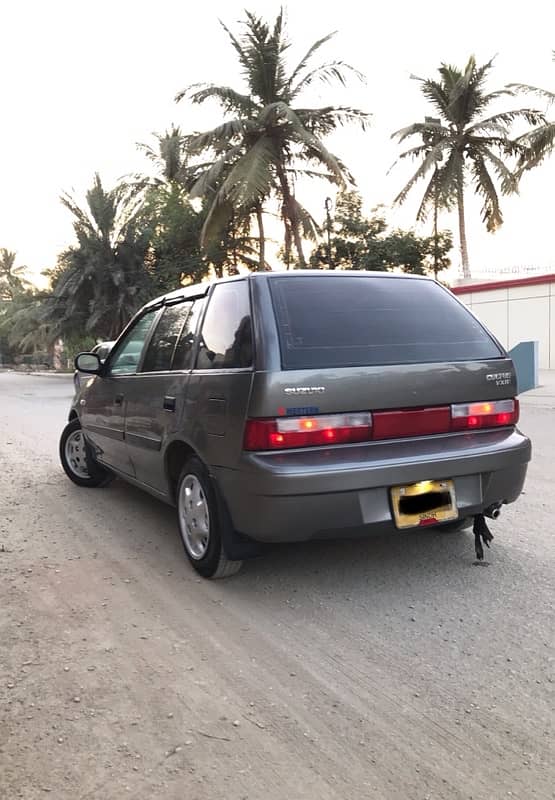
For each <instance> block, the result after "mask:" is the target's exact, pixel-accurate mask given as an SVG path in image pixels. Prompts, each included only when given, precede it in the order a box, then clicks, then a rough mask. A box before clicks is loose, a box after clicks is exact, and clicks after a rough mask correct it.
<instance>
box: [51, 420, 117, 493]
mask: <svg viewBox="0 0 555 800" xmlns="http://www.w3.org/2000/svg"><path fill="white" fill-rule="evenodd" d="M60 461H61V462H62V467H63V468H64V472H65V473H66V475H67V476H68V478H69V479H70V480H72V481H73V483H76V484H77V486H86V487H90V488H96V487H98V486H106V485H107V484H108V483H110V481H112V480H113V479H114V475H113V473H111V472H109V470H107V469H105V468H104V467H102V466H100V464H98V463H97V462H96V461H94V459H93V457H92V454H91V452H90V448H89V446H88V445H87V442H86V440H85V436H84V434H83V431H82V429H81V424H80V422H79V420H78V419H77V418H75V419H72V420H70V421H69V422H68V423H67V425H66V426H65V428H64V430H63V431H62V435H61V437H60Z"/></svg>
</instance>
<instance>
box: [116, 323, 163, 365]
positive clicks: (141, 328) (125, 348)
mask: <svg viewBox="0 0 555 800" xmlns="http://www.w3.org/2000/svg"><path fill="white" fill-rule="evenodd" d="M157 313H158V309H153V310H152V311H147V312H146V314H143V316H142V317H141V318H140V319H138V320H137V322H136V323H135V324H134V325H133V327H132V328H131V330H130V331H129V332H128V333H127V335H126V336H125V338H124V339H123V340H122V341H121V342H120V343H119V345H118V349H117V352H116V353H115V355H114V358H113V359H112V360H111V363H110V367H109V370H110V375H134V374H135V372H137V367H138V366H139V361H140V360H141V353H142V350H143V345H144V343H145V341H146V338H147V336H148V334H149V331H150V328H151V327H152V323H153V322H154V318H155V316H156V314H157Z"/></svg>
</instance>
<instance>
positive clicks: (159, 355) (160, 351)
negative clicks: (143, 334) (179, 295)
mask: <svg viewBox="0 0 555 800" xmlns="http://www.w3.org/2000/svg"><path fill="white" fill-rule="evenodd" d="M191 306H192V303H190V302H189V303H187V302H185V303H178V304H177V305H174V306H168V307H167V308H166V309H165V310H164V313H163V314H162V317H161V319H160V320H159V322H158V325H157V326H156V330H155V331H154V333H153V335H152V339H151V340H150V344H149V346H148V350H147V351H146V356H145V360H144V361H143V366H142V368H141V372H162V371H165V370H169V369H170V367H171V363H172V357H173V353H174V350H175V346H176V344H177V340H178V337H179V334H180V333H181V329H182V328H183V325H184V324H185V323H186V321H187V317H188V316H189V312H190V310H191Z"/></svg>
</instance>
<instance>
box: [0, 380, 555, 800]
mask: <svg viewBox="0 0 555 800" xmlns="http://www.w3.org/2000/svg"><path fill="white" fill-rule="evenodd" d="M71 388H72V387H71V377H67V378H61V377H56V378H50V377H44V376H27V375H20V374H15V373H3V374H0V609H1V612H0V798H2V800H14V799H15V798H24V799H25V800H35V798H43V797H45V796H47V795H50V796H51V797H54V798H56V800H85V798H86V799H87V800H96V799H97V798H98V800H120V798H128V797H130V796H131V797H135V798H140V799H141V800H142V799H143V798H144V799H145V800H159V799H160V800H174V799H175V800H178V799H179V800H184V799H185V798H186V800H220V799H221V800H224V799H225V800H246V799H247V798H248V800H259V799H260V800H262V798H264V800H277V798H280V799H282V798H283V800H285V799H287V800H302V799H305V798H306V799H307V800H308V799H309V798H310V800H332V798H333V800H346V799H347V798H349V800H350V799H351V798H352V799H353V800H359V798H372V800H426V798H429V800H438V799H439V798H445V800H459V798H460V799H461V800H462V799H463V798H464V799H465V800H470V798H472V800H479V799H480V800H482V799H483V800H497V798H521V799H522V800H530V799H531V798H554V797H555V750H554V725H553V723H554V698H555V692H554V689H555V686H554V680H555V678H554V676H555V670H554V666H555V646H554V614H553V601H554V591H553V590H554V574H555V569H554V556H555V544H554V534H555V525H554V521H553V520H554V517H555V488H554V478H555V466H554V463H553V455H552V454H553V452H555V450H554V447H555V424H554V423H555V411H554V410H553V408H550V407H549V406H550V403H551V401H549V402H544V403H542V401H541V397H540V400H538V397H537V396H535V397H534V398H532V400H531V401H530V402H527V401H526V400H525V401H524V404H523V414H522V427H523V429H524V430H525V431H526V432H528V433H529V434H530V435H531V436H532V438H533V440H534V444H535V454H534V461H533V463H532V465H531V470H530V477H529V482H528V485H527V489H526V494H525V495H524V496H523V497H522V499H521V500H520V501H519V503H517V504H516V505H515V506H512V507H511V508H509V509H507V510H506V511H505V513H504V515H503V516H502V518H501V520H499V521H498V522H497V523H495V524H494V533H495V541H494V543H493V547H492V550H491V551H487V561H488V564H487V568H486V567H476V566H474V563H473V562H474V551H473V539H472V536H471V534H469V533H458V534H439V533H434V532H429V531H428V532H424V533H416V534H410V535H399V536H393V537H387V538H378V539H371V540H367V541H353V542H328V543H320V544H311V545H300V546H299V545H297V546H284V547H279V548H276V550H275V551H273V552H272V553H271V554H270V555H268V556H266V557H264V558H262V559H258V560H255V561H252V562H250V563H248V564H246V565H245V567H244V569H243V571H242V572H241V573H240V574H239V575H237V576H236V577H235V578H232V579H230V580H228V581H224V582H212V583H210V582H204V581H200V580H199V579H198V578H197V577H196V576H195V574H194V573H193V572H192V570H191V569H190V567H189V566H188V564H187V563H186V561H185V560H184V557H183V554H182V548H181V545H180V543H179V541H178V536H177V531H176V525H175V521H174V512H173V510H172V509H171V508H168V507H166V506H164V505H162V504H160V503H158V502H157V501H155V500H153V499H151V498H150V497H148V496H147V495H145V494H143V493H141V492H140V491H138V490H136V489H134V488H132V487H130V486H127V485H126V484H124V483H123V482H121V481H116V482H115V483H114V484H112V486H111V487H110V488H108V489H103V490H83V489H79V488H77V487H76V486H73V485H72V484H71V483H70V482H69V481H68V480H67V478H66V477H65V476H64V475H63V473H62V471H61V468H60V467H59V465H58V461H57V452H56V449H57V440H58V436H59V433H60V431H61V428H62V427H63V424H64V422H65V417H66V414H67V410H68V407H69V402H70V397H71Z"/></svg>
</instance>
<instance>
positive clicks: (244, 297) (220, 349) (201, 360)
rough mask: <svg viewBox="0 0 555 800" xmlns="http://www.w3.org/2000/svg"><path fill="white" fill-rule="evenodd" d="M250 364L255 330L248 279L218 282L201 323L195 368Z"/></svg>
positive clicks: (248, 365) (231, 367) (232, 366)
mask: <svg viewBox="0 0 555 800" xmlns="http://www.w3.org/2000/svg"><path fill="white" fill-rule="evenodd" d="M250 366H252V330H251V310H250V301H249V287H248V284H247V282H246V281H233V282H230V283H220V284H217V285H216V286H215V287H214V290H213V292H212V294H211V296H210V300H209V303H208V308H207V310H206V315H205V317H204V321H203V323H202V331H201V336H200V342H199V351H198V355H197V363H196V369H241V368H244V367H250Z"/></svg>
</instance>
